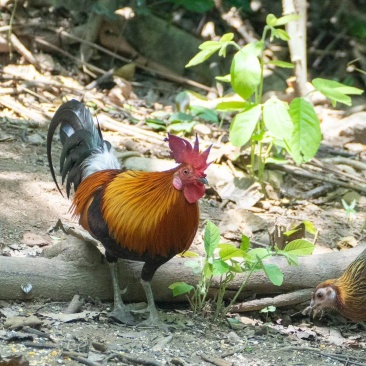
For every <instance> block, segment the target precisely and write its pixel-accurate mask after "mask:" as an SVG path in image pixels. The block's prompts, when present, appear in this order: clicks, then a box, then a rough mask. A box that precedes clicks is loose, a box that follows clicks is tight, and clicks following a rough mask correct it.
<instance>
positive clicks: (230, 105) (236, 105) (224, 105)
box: [216, 101, 247, 112]
mask: <svg viewBox="0 0 366 366" xmlns="http://www.w3.org/2000/svg"><path fill="white" fill-rule="evenodd" d="M246 105H247V102H234V101H233V102H221V103H219V104H217V106H216V110H217V111H220V112H226V111H237V110H241V109H243V108H245V106H246Z"/></svg>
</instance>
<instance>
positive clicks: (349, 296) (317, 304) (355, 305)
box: [310, 250, 366, 322]
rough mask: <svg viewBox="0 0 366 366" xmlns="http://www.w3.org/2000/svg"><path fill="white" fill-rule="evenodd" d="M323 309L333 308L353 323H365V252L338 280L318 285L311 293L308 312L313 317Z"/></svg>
mask: <svg viewBox="0 0 366 366" xmlns="http://www.w3.org/2000/svg"><path fill="white" fill-rule="evenodd" d="M324 308H333V309H336V310H338V312H339V313H340V314H341V315H343V316H344V317H346V318H348V319H351V320H353V321H357V322H362V321H366V250H364V251H363V252H362V253H361V254H360V255H359V256H358V257H357V258H356V259H355V260H354V261H353V262H352V263H351V264H350V265H349V266H348V267H347V268H346V270H345V271H344V273H343V274H342V276H341V277H339V278H338V279H332V280H327V281H324V282H322V283H320V284H319V285H318V286H317V287H316V289H315V292H314V293H313V297H312V300H311V302H310V311H313V312H314V316H315V315H316V314H318V313H319V312H320V311H322V310H323V309H324Z"/></svg>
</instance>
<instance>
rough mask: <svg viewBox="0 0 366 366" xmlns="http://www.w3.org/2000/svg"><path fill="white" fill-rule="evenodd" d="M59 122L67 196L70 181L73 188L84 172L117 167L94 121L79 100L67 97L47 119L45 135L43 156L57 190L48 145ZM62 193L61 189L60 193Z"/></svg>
mask: <svg viewBox="0 0 366 366" xmlns="http://www.w3.org/2000/svg"><path fill="white" fill-rule="evenodd" d="M59 125H60V140H61V143H62V145H63V148H62V152H61V156H60V173H61V176H62V183H64V181H65V179H66V192H67V196H69V195H70V189H71V185H72V184H73V185H74V190H76V189H77V187H78V185H79V184H80V183H81V181H82V180H83V179H84V178H85V177H87V176H88V175H90V174H92V173H94V172H96V171H99V170H104V169H119V167H120V166H119V163H118V161H117V159H116V157H115V156H114V154H113V149H112V147H111V144H110V143H109V142H108V141H104V140H103V137H102V132H101V130H100V127H99V125H98V126H97V127H96V126H95V125H94V121H93V117H92V115H91V113H90V112H89V110H88V109H87V108H86V107H85V105H84V104H83V103H80V102H78V101H77V100H74V99H73V100H70V101H69V102H66V103H64V104H63V105H61V107H60V108H59V109H58V110H57V112H56V113H55V115H54V116H53V118H52V120H51V124H50V127H49V129H48V135H47V158H48V163H49V166H50V170H51V174H52V177H53V180H54V182H55V183H56V186H57V188H58V190H59V191H60V193H61V190H60V187H59V185H58V183H57V180H56V175H55V171H54V168H53V164H52V155H51V145H52V138H53V135H54V133H55V131H56V128H57V127H58V126H59ZM61 194H62V193H61Z"/></svg>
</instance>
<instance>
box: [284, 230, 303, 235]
mask: <svg viewBox="0 0 366 366" xmlns="http://www.w3.org/2000/svg"><path fill="white" fill-rule="evenodd" d="M299 230H301V229H294V230H288V231H285V232H284V233H283V235H285V236H290V235H292V234H295V233H296V232H298V231H299Z"/></svg>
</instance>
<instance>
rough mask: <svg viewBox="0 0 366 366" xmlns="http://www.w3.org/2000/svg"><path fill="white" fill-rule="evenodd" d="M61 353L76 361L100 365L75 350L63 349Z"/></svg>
mask: <svg viewBox="0 0 366 366" xmlns="http://www.w3.org/2000/svg"><path fill="white" fill-rule="evenodd" d="M62 355H63V356H66V357H70V358H71V359H73V360H75V361H78V362H80V363H82V364H84V365H87V366H100V364H99V363H96V362H92V361H89V360H88V359H87V358H86V357H83V356H81V355H80V354H79V353H76V352H67V351H64V352H62Z"/></svg>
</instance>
